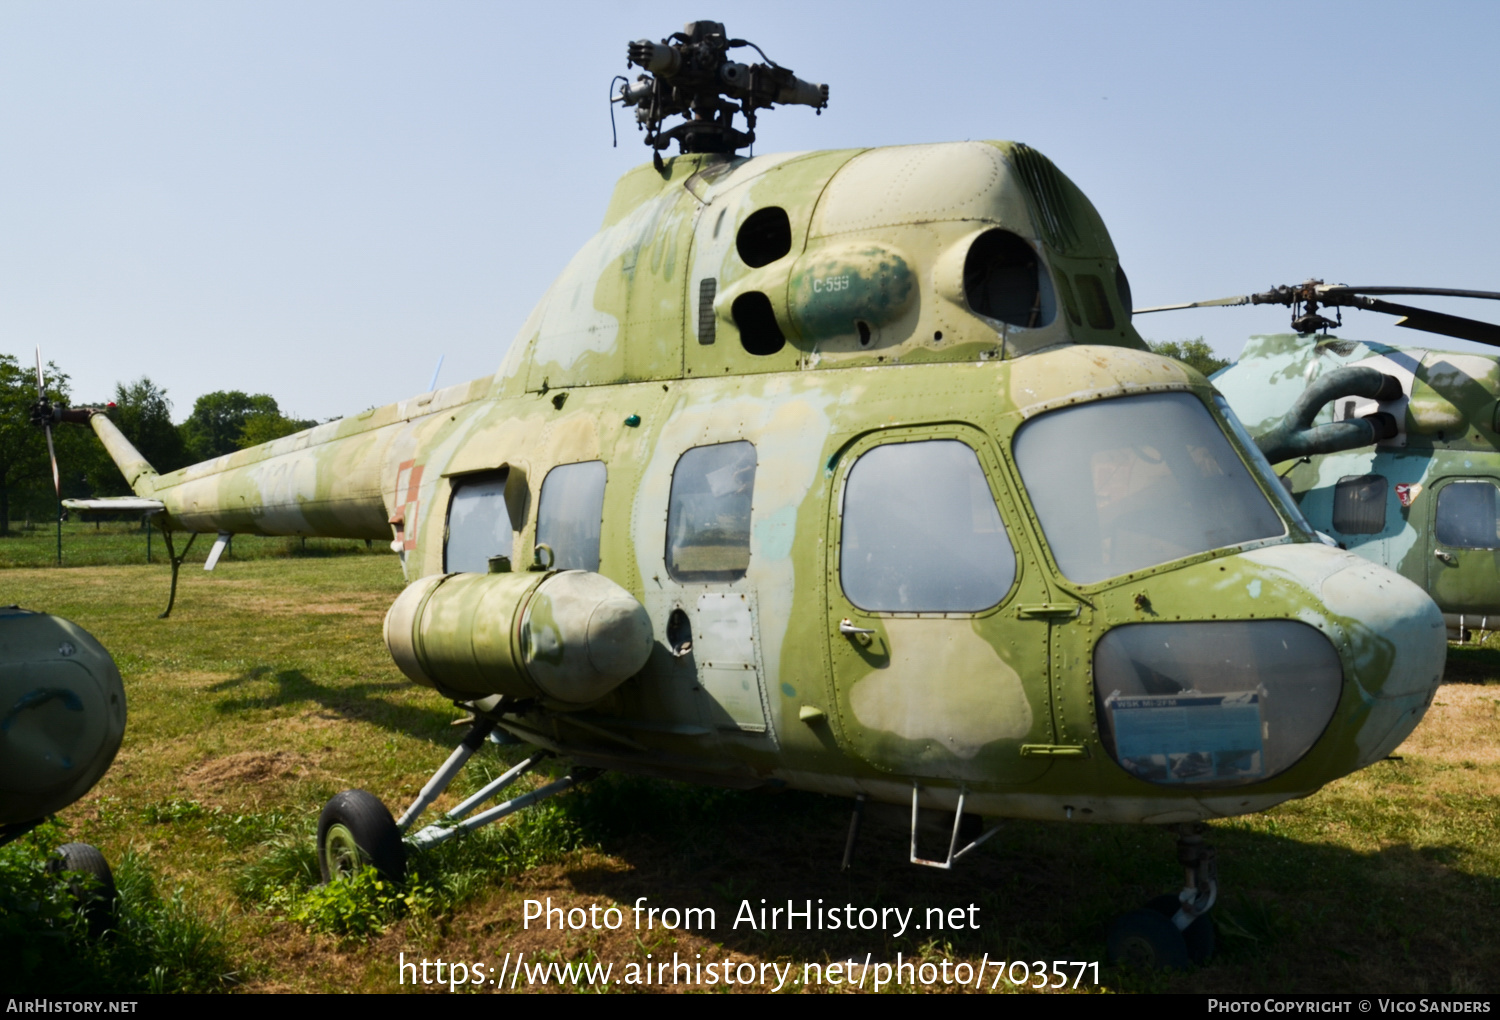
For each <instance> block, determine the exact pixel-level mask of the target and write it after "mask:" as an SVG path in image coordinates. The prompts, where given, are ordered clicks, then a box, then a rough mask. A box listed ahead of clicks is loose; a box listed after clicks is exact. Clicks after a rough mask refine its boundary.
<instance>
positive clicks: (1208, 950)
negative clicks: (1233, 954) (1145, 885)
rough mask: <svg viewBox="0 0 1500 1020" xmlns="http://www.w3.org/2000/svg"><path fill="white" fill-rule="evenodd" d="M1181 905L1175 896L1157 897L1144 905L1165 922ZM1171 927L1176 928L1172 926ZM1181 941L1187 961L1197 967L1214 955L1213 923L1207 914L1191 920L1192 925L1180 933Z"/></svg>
mask: <svg viewBox="0 0 1500 1020" xmlns="http://www.w3.org/2000/svg"><path fill="white" fill-rule="evenodd" d="M1180 906H1181V903H1180V902H1179V901H1178V899H1177V897H1176V896H1172V895H1166V896H1158V897H1156V899H1154V900H1152V901H1151V902H1150V903H1148V904H1146V909H1147V910H1154V911H1156V912H1157V913H1158V914H1162V915H1164V916H1165V917H1166V918H1167V920H1169V921H1170V920H1171V919H1172V915H1174V914H1176V913H1177V910H1178V908H1179V907H1180ZM1172 927H1174V928H1175V927H1177V926H1176V925H1173V926H1172ZM1182 940H1183V941H1184V942H1185V943H1187V953H1188V959H1189V960H1192V961H1193V962H1194V963H1195V964H1197V965H1198V966H1200V967H1201V966H1203V965H1204V964H1205V963H1207V962H1208V961H1209V960H1210V959H1212V958H1213V955H1214V922H1213V920H1212V919H1211V918H1209V916H1208V915H1207V914H1201V915H1199V916H1198V917H1195V918H1194V919H1193V923H1192V924H1190V925H1188V926H1187V929H1186V930H1185V931H1184V932H1183V933H1182Z"/></svg>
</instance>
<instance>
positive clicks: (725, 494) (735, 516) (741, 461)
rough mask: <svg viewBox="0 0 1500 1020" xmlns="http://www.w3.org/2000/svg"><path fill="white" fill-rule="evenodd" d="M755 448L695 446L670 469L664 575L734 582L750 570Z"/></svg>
mask: <svg viewBox="0 0 1500 1020" xmlns="http://www.w3.org/2000/svg"><path fill="white" fill-rule="evenodd" d="M754 496H755V447H754V446H753V445H751V444H750V443H747V442H744V441H743V440H742V441H740V442H738V443H718V444H716V445H714V446H696V447H694V448H693V449H691V450H688V451H687V452H686V453H684V454H683V455H682V456H681V457H679V458H678V460H677V466H676V467H675V468H673V469H672V495H671V499H670V502H669V504H668V506H667V573H668V574H670V575H671V576H672V577H673V578H674V579H676V580H678V581H738V580H739V579H740V578H742V577H744V576H745V572H746V571H747V570H748V569H749V568H750V507H751V502H752V500H753V499H754Z"/></svg>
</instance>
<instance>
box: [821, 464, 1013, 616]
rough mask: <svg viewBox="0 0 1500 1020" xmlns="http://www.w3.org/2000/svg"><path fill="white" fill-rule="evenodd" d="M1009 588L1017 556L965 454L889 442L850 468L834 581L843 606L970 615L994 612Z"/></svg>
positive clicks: (991, 499)
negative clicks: (843, 599)
mask: <svg viewBox="0 0 1500 1020" xmlns="http://www.w3.org/2000/svg"><path fill="white" fill-rule="evenodd" d="M1015 579H1016V554H1015V550H1014V549H1012V548H1011V544H1010V538H1009V537H1008V536H1007V535H1006V533H1005V525H1004V524H1003V523H1002V522H1001V520H1000V511H999V510H998V509H997V508H996V506H995V497H994V495H993V494H992V493H991V492H990V485H989V481H988V480H987V479H986V478H985V475H984V469H983V468H981V467H980V465H979V458H978V456H977V455H975V453H974V451H973V449H971V448H970V447H969V446H967V445H965V444H964V443H960V442H958V441H957V440H952V439H943V440H930V441H926V442H916V443H891V444H889V445H886V446H877V447H875V448H874V449H873V450H870V451H869V452H868V453H865V454H864V455H863V456H861V457H860V458H859V460H858V461H856V462H855V464H854V467H853V468H852V469H850V471H849V479H848V481H847V482H846V483H845V485H844V507H843V528H842V532H841V534H840V538H839V582H840V584H842V585H843V588H844V595H845V596H846V597H847V598H848V599H849V601H850V602H852V603H854V604H855V605H856V606H858V607H860V608H861V609H867V610H872V611H888V612H905V613H953V612H958V613H965V612H968V613H972V612H977V611H979V610H981V609H988V608H989V607H990V606H993V605H995V604H996V603H998V602H999V601H1000V600H1001V599H1002V598H1004V597H1005V593H1006V592H1008V591H1009V590H1010V587H1011V584H1012V583H1013V582H1014V581H1015Z"/></svg>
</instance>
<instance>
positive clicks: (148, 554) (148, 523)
mask: <svg viewBox="0 0 1500 1020" xmlns="http://www.w3.org/2000/svg"><path fill="white" fill-rule="evenodd" d="M146 562H147V563H150V562H151V515H150V514H147V515H146Z"/></svg>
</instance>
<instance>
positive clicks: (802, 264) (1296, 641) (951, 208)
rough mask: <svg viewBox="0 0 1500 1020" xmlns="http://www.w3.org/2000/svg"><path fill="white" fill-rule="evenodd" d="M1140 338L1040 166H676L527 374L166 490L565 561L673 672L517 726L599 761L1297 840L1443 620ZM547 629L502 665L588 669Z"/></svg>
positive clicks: (116, 447) (459, 569)
mask: <svg viewBox="0 0 1500 1020" xmlns="http://www.w3.org/2000/svg"><path fill="white" fill-rule="evenodd" d="M1129 307H1130V304H1129V294H1128V287H1127V286H1126V285H1125V284H1124V281H1123V274H1121V273H1120V272H1119V266H1118V261H1117V259H1116V257H1115V254H1114V250H1113V247H1112V245H1111V244H1110V242H1109V239H1108V235H1107V233H1106V232H1105V231H1104V228H1103V224H1102V222H1101V221H1100V220H1099V218H1098V216H1097V214H1096V213H1095V212H1094V210H1093V208H1092V206H1091V205H1089V204H1088V202H1087V200H1086V199H1085V198H1084V197H1083V196H1082V194H1081V193H1080V192H1078V191H1077V189H1076V188H1075V187H1074V186H1073V185H1072V184H1071V182H1068V181H1067V179H1066V178H1064V177H1063V176H1062V175H1061V174H1060V173H1058V172H1057V171H1056V170H1055V169H1054V168H1053V167H1052V166H1051V164H1050V163H1048V162H1046V160H1045V159H1044V158H1043V157H1041V156H1040V155H1039V154H1037V153H1035V152H1033V151H1032V150H1029V149H1027V148H1026V147H1024V146H1019V145H1013V144H1011V143H977V142H976V143H960V144H955V145H933V146H909V147H903V148H896V149H877V150H865V151H847V152H834V153H810V154H800V155H793V156H780V157H759V158H757V159H751V160H729V159H725V158H724V157H714V156H687V157H679V158H678V159H674V160H671V161H669V162H668V163H667V165H666V167H665V168H664V169H663V170H662V171H661V172H658V171H656V170H654V169H652V168H651V167H642V168H640V169H639V170H636V171H633V172H632V173H631V174H627V175H626V177H625V178H623V179H622V181H621V182H620V184H619V186H618V187H617V189H616V193H615V198H614V200H613V202H612V203H611V206H610V210H609V213H608V214H607V215H606V219H605V225H604V228H603V230H602V231H601V232H600V233H599V234H598V235H596V237H595V238H594V239H592V240H591V241H590V242H589V243H588V244H587V245H585V247H584V248H583V250H582V251H581V252H580V253H579V255H578V256H577V257H576V258H575V259H574V261H573V262H572V263H571V264H570V266H569V267H568V269H567V270H565V271H564V273H563V274H562V276H561V277H560V278H559V279H558V281H557V283H555V284H554V285H553V287H552V289H551V290H550V291H549V293H548V295H547V297H546V298H544V299H543V301H542V303H541V304H540V305H539V306H538V308H537V311H536V312H535V313H533V315H532V317H531V319H530V320H529V321H528V323H527V324H526V326H525V327H524V328H523V330H522V332H521V334H520V336H519V337H518V338H517V340H516V342H515V344H514V345H513V347H512V350H511V354H510V356H509V357H508V358H507V360H506V363H505V365H504V366H503V367H502V368H501V370H500V371H499V372H498V373H497V375H496V376H495V377H494V378H492V379H483V380H476V381H475V382H473V383H469V384H465V385H463V386H455V387H449V388H447V389H444V390H439V391H436V392H433V393H427V394H423V395H421V396H419V397H416V398H413V399H412V400H408V401H403V402H400V403H398V404H394V405H389V406H387V407H383V408H378V409H373V410H371V411H368V412H365V413H364V414H362V415H358V416H355V417H352V418H348V419H344V420H342V421H339V422H332V423H329V424H326V425H322V426H318V427H317V428H314V429H311V430H308V431H307V432H304V433H300V434H298V435H296V436H291V437H288V438H286V439H282V440H277V441H276V442H273V443H269V444H266V445H265V446H262V447H257V448H253V449H250V450H245V451H242V452H240V453H236V454H233V455H231V456H229V457H225V458H221V459H219V460H217V461H211V462H207V463H205V464H201V465H196V466H194V467H190V468H186V469H184V470H183V471H180V472H174V473H172V474H169V475H161V476H158V475H155V474H154V473H153V472H150V471H149V470H139V471H138V472H137V473H136V474H135V477H134V478H133V484H134V485H135V486H136V489H137V492H138V493H139V494H140V495H143V496H150V497H152V498H155V499H159V500H161V501H162V503H163V505H164V508H165V524H166V526H167V527H169V528H171V529H174V530H178V531H192V532H230V533H233V532H249V533H257V534H287V535H296V534H302V535H337V536H347V537H353V538H370V539H379V540H382V541H392V545H393V548H395V549H396V550H397V551H398V552H400V554H401V556H402V561H403V566H404V568H405V570H406V574H407V577H408V578H409V579H410V580H413V581H417V580H418V579H423V578H446V577H450V576H451V577H467V578H469V579H470V580H469V581H466V582H465V583H466V584H468V585H470V586H471V587H476V588H477V587H478V586H482V585H489V586H490V587H491V588H493V590H494V592H496V593H497V594H496V599H499V598H500V597H501V595H503V594H504V593H505V592H512V591H516V592H519V591H520V590H521V588H523V587H525V584H526V583H524V582H523V581H521V580H518V579H515V578H513V577H511V578H507V577H506V575H507V574H508V573H510V574H514V573H519V572H523V571H526V569H527V568H528V566H529V565H530V566H534V567H535V568H536V572H537V573H538V574H551V573H552V572H554V571H558V570H562V571H582V572H585V573H590V574H598V575H601V576H602V577H604V578H607V579H608V580H609V581H610V582H612V583H613V584H614V585H617V586H618V587H619V588H620V589H622V590H623V591H624V592H626V593H628V595H629V598H631V599H633V600H635V601H637V602H638V603H639V605H640V607H642V608H643V610H644V615H645V618H649V626H650V635H649V655H647V656H646V657H645V665H644V666H642V667H641V668H640V669H639V670H637V671H635V672H633V673H632V674H631V675H630V676H629V677H628V678H622V680H621V681H620V682H615V683H614V684H613V685H612V686H609V688H608V689H607V690H604V691H602V693H601V692H594V693H591V694H590V695H589V696H588V698H587V699H585V700H583V701H578V702H574V703H568V701H567V697H566V695H565V693H564V694H558V693H557V690H559V689H558V688H549V689H548V690H549V691H551V693H547V692H546V691H544V692H543V693H541V694H538V695H537V696H534V697H518V696H513V695H511V694H509V693H508V692H509V690H510V688H503V689H502V688H496V689H494V690H493V692H492V693H493V694H500V693H502V690H503V691H504V692H507V697H508V698H509V700H508V701H506V702H501V703H498V704H497V703H496V702H494V701H491V702H490V703H489V705H488V706H487V708H486V710H489V711H494V712H496V713H497V714H498V715H499V716H500V725H502V726H503V727H505V728H506V729H508V730H510V731H511V732H512V733H513V734H515V735H517V736H519V737H520V738H522V739H523V740H525V741H527V742H529V743H533V744H536V745H539V746H541V747H544V748H548V749H551V750H555V751H558V752H560V753H565V754H567V755H570V756H571V757H573V758H574V759H575V760H577V761H579V762H581V763H583V764H587V765H597V766H601V767H607V768H615V769H621V770H629V771H635V772H641V773H646V774H652V775H658V776H663V777H671V778H679V779H686V780H691V781H697V782H706V783H717V784H723V785H729V786H744V787H750V786H760V785H773V786H776V785H780V786H789V787H795V788H801V789H810V790H818V791H823V792H829V793H837V794H844V795H855V794H866V795H868V796H870V797H872V798H874V799H876V800H881V801H887V802H894V803H908V802H909V801H910V799H911V797H912V793H913V786H914V784H915V785H918V786H920V787H921V789H922V798H923V802H924V803H925V804H926V805H928V806H932V807H945V808H949V809H951V808H953V807H955V805H956V804H957V803H958V798H959V796H960V795H961V794H962V795H963V796H965V797H966V798H967V801H966V803H967V808H966V810H968V811H971V812H975V813H978V814H982V815H1009V816H1026V817H1036V818H1044V819H1059V820H1061V819H1065V818H1067V819H1074V820H1079V821H1109V822H1180V821H1190V820H1195V819H1200V818H1205V817H1212V816H1223V815H1233V814H1239V813H1243V812H1247V811H1255V810H1260V809H1263V808H1265V807H1268V806H1270V805H1272V804H1275V803H1277V802H1280V801H1283V800H1286V799H1288V798H1292V797H1299V796H1304V795H1306V794H1308V793H1311V792H1312V791H1314V790H1316V789H1317V788H1318V787H1320V786H1322V785H1323V784H1324V783H1327V782H1329V781H1330V780H1332V779H1334V778H1337V777H1339V776H1342V775H1345V774H1347V773H1348V772H1351V771H1353V770H1355V769H1357V768H1360V767H1363V766H1364V765H1368V764H1370V763H1372V762H1374V761H1377V760H1379V759H1380V758H1382V757H1384V756H1385V755H1386V754H1387V753H1388V752H1389V751H1390V750H1392V749H1393V748H1394V747H1395V746H1396V745H1397V744H1399V743H1400V741H1401V740H1402V739H1403V738H1404V737H1405V735H1406V734H1407V733H1409V732H1410V730H1411V729H1412V728H1413V727H1414V726H1415V725H1416V724H1417V722H1418V720H1419V719H1420V718H1421V715H1422V713H1423V711H1424V710H1425V708H1426V706H1427V704H1428V703H1429V702H1430V701H1431V698H1432V695H1433V693H1434V691H1435V690H1436V686H1437V684H1438V682H1439V680H1440V678H1441V674H1442V667H1443V660H1444V654H1445V648H1446V646H1445V643H1444V635H1443V628H1442V622H1441V618H1440V616H1439V613H1438V611H1437V609H1436V607H1435V606H1434V605H1433V604H1432V602H1431V600H1430V599H1428V598H1427V597H1426V596H1425V595H1424V594H1423V593H1422V591H1421V590H1420V589H1419V588H1418V587H1417V586H1415V585H1413V584H1411V583H1410V582H1408V581H1406V580H1403V579H1402V578H1401V577H1399V576H1397V575H1396V574H1394V573H1392V572H1390V571H1387V570H1385V569H1383V568H1381V567H1378V566H1375V565H1372V564H1370V563H1369V562H1367V561H1366V560H1364V559H1361V558H1360V557H1358V556H1355V555H1353V554H1352V553H1349V552H1345V551H1341V550H1336V549H1330V548H1328V547H1326V546H1325V545H1323V544H1322V543H1320V542H1319V541H1318V540H1317V539H1316V537H1315V535H1314V534H1313V532H1312V530H1311V529H1310V528H1309V527H1308V526H1307V524H1306V522H1305V521H1304V520H1303V519H1302V517H1301V515H1300V514H1299V513H1298V511H1297V509H1296V507H1295V505H1293V504H1292V503H1291V501H1290V500H1288V499H1287V498H1286V497H1285V494H1284V492H1283V491H1282V489H1281V486H1280V484H1279V483H1278V481H1277V479H1276V478H1275V476H1274V475H1273V474H1272V473H1271V471H1270V468H1269V465H1266V464H1265V462H1264V459H1263V458H1261V457H1260V456H1259V454H1258V453H1257V451H1256V450H1255V448H1254V446H1253V444H1252V443H1250V441H1249V440H1248V437H1245V436H1243V435H1241V434H1237V433H1236V432H1235V430H1234V428H1233V427H1232V426H1231V424H1230V422H1229V419H1228V418H1227V417H1226V414H1225V411H1224V408H1223V406H1222V405H1221V404H1220V403H1219V402H1218V398H1217V397H1216V394H1215V392H1214V390H1213V389H1212V387H1210V386H1209V384H1208V383H1207V382H1206V380H1204V379H1203V378H1202V377H1201V376H1199V375H1198V374H1196V373H1195V372H1193V371H1192V370H1190V369H1187V368H1184V367H1183V366H1180V365H1178V364H1177V363H1175V362H1172V361H1169V360H1167V359H1164V358H1160V357H1157V356H1155V355H1152V354H1150V353H1149V352H1146V351H1145V350H1144V349H1143V348H1144V345H1143V344H1142V343H1141V341H1140V338H1139V337H1138V335H1136V333H1135V331H1134V330H1133V329H1132V328H1131V327H1130V325H1129V317H1128V309H1129ZM94 422H95V428H96V430H97V431H99V432H100V434H101V436H102V437H103V438H104V440H105V442H106V445H107V446H109V447H110V449H111V452H112V453H113V454H114V455H115V458H116V460H117V462H119V463H121V464H122V466H126V467H127V474H130V473H131V470H130V468H129V465H133V464H135V461H134V460H132V458H131V454H133V453H134V451H133V450H130V449H129V447H128V443H125V442H124V440H123V437H121V436H120V435H119V434H118V432H117V431H112V430H113V426H111V425H109V423H108V420H107V418H103V417H102V416H95V418H94ZM136 459H138V455H136ZM490 572H492V573H490ZM478 575H486V576H485V577H479V576H478ZM428 584H429V586H428V589H424V593H423V594H422V596H421V597H422V599H428V598H429V596H430V597H431V598H433V599H438V600H441V599H444V598H447V596H446V595H444V594H443V591H444V589H443V587H442V582H440V581H436V580H434V581H431V582H429V583H428ZM452 590H454V591H457V590H458V586H457V585H455V586H453V588H452ZM530 591H531V589H529V588H528V589H527V593H526V594H524V597H525V598H530V597H531V595H530V594H529V592H530ZM505 597H507V598H508V597H510V596H509V595H506V596H505ZM516 597H517V598H521V597H522V596H521V595H517V596H516ZM403 598H405V596H403ZM428 604H429V603H427V602H424V603H423V606H417V607H413V611H412V613H411V614H408V615H405V616H402V617H401V622H400V624H399V626H397V625H396V624H393V623H392V622H391V621H392V620H393V619H395V617H396V614H395V613H394V611H393V615H392V617H391V618H389V619H388V621H387V628H388V630H387V638H388V642H389V643H391V645H392V648H393V651H395V650H396V649H397V646H398V645H399V646H400V648H401V649H402V651H399V652H397V657H398V662H400V663H401V664H402V668H403V669H404V670H406V671H407V672H408V675H412V676H414V677H415V678H418V679H420V680H422V682H428V683H431V684H432V685H433V686H435V687H437V688H438V689H439V690H442V691H443V692H444V693H446V694H448V695H449V696H451V697H454V699H455V700H459V701H477V700H480V699H481V698H482V697H483V696H484V695H485V691H486V689H485V688H484V687H483V686H482V680H479V679H476V677H480V676H481V675H482V674H483V673H484V670H485V669H486V668H489V667H488V666H486V665H485V664H484V663H480V664H478V665H476V666H475V667H474V669H473V670H469V671H468V672H463V675H460V672H461V671H455V672H452V673H451V674H444V673H443V672H442V670H440V669H435V668H432V666H431V663H432V662H434V661H436V660H435V659H433V658H426V659H422V662H421V663H416V659H412V660H411V661H410V662H408V661H406V660H404V659H403V656H406V655H408V654H409V655H410V656H415V657H417V658H420V657H421V656H423V655H425V654H426V653H425V652H424V651H423V647H424V641H426V639H427V637H428V636H429V633H430V635H434V637H433V640H434V641H436V640H437V639H436V637H435V635H436V634H437V633H438V630H442V631H443V633H444V634H449V635H451V634H454V633H457V634H460V635H463V634H465V633H467V631H466V630H465V628H470V627H472V628H476V629H477V628H480V627H488V626H490V624H491V621H489V620H488V619H484V618H481V617H480V616H476V617H474V618H473V619H472V620H471V619H469V618H467V617H465V618H464V619H463V620H457V618H456V616H455V615H454V614H457V613H460V612H461V611H462V612H470V611H471V610H469V609H461V608H460V603H459V601H458V600H457V596H455V597H454V598H453V599H452V600H450V601H448V602H442V603H441V605H440V604H439V602H432V603H430V604H431V606H433V607H434V608H433V609H432V612H431V613H430V614H428V616H426V617H424V616H422V613H423V612H426V609H425V608H423V607H425V606H427V605H428ZM479 604H480V603H479V602H475V603H473V605H479ZM491 604H494V605H499V604H500V603H499V602H498V601H496V602H494V603H491ZM399 605H401V603H399V602H398V606H399ZM465 605H469V603H465ZM507 605H509V603H507ZM517 605H519V603H517ZM528 605H529V603H528ZM509 611H510V610H507V612H509ZM526 611H527V612H530V610H526ZM473 612H476V613H477V612H479V611H478V610H473ZM515 613H516V617H515V622H514V625H512V624H510V623H508V622H506V621H505V620H502V621H501V624H500V625H498V629H496V631H495V633H496V635H498V636H496V637H495V638H494V640H496V641H499V642H500V643H502V644H504V643H505V642H513V646H510V645H507V646H506V651H505V655H506V656H508V658H507V659H506V663H505V664H504V667H503V668H504V670H512V671H514V670H520V671H521V672H525V669H526V667H525V666H524V665H520V666H518V665H516V663H520V662H522V660H525V661H526V662H530V663H533V664H536V663H538V662H543V661H550V662H562V661H564V660H566V658H567V655H568V654H572V653H570V651H569V649H568V648H567V647H565V646H564V645H563V644H558V643H557V642H559V641H561V640H562V639H561V638H559V636H558V635H559V634H562V633H563V632H564V631H565V630H566V628H563V627H562V625H560V624H559V625H557V626H555V627H554V626H552V624H551V623H550V622H549V621H548V620H544V619H541V618H540V617H536V618H533V617H535V613H533V614H532V616H528V617H525V619H523V612H522V609H520V608H517V609H516V610H515ZM444 614H447V615H446V616H444ZM429 617H430V619H429ZM507 619H508V618H507ZM412 620H415V621H416V622H415V623H412V622H411V621H412ZM456 620H457V622H455V621H456ZM424 621H426V622H424ZM429 624H430V625H431V627H432V628H433V629H432V630H431V631H430V632H429V631H428V630H424V629H423V628H426V627H428V626H429ZM393 626H395V627H396V629H397V630H400V629H401V627H406V628H407V631H406V632H404V633H402V634H397V635H396V637H395V638H392V634H391V629H392V627H393ZM412 627H415V628H416V629H415V630H412V629H411V628H412ZM549 641H550V642H553V644H548V642H549ZM589 654H593V653H592V652H590V653H589ZM643 654H644V653H643ZM549 656H551V658H550V659H549V658H548V657H549ZM413 663H416V664H413ZM423 663H425V665H424V664H423ZM494 668H495V669H500V668H501V667H499V666H495V667H494ZM522 679H524V678H522ZM520 682H521V681H520V680H518V681H517V683H520ZM476 685H477V686H476Z"/></svg>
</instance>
